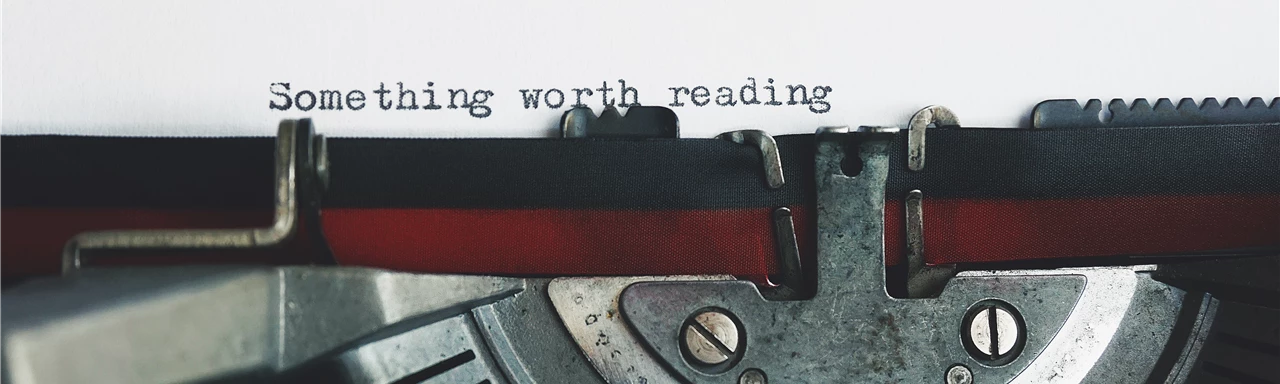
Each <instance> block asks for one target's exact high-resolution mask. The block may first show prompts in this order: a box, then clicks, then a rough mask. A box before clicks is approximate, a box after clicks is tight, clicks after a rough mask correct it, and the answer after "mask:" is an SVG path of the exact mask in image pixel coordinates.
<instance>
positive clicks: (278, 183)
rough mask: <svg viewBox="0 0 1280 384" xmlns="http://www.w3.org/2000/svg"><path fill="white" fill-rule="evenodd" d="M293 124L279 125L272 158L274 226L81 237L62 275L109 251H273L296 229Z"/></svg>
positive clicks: (65, 255) (70, 246)
mask: <svg viewBox="0 0 1280 384" xmlns="http://www.w3.org/2000/svg"><path fill="white" fill-rule="evenodd" d="M298 136H299V135H298V122H297V121H295V120H285V121H282V122H281V123H280V128H279V131H278V133H277V136H276V155H275V170H276V172H275V173H276V177H275V220H274V221H273V222H272V224H271V225H270V226H268V227H262V228H242V229H167V230H124V231H94V232H83V233H80V234H78V235H76V236H75V237H72V238H71V240H69V241H67V244H66V246H65V247H63V251H62V274H63V275H67V274H70V273H73V272H75V271H77V270H79V269H80V267H81V265H82V264H83V263H84V259H85V257H84V255H83V253H84V252H83V251H86V250H110V249H198V248H263V247H271V246H275V245H279V244H281V243H283V242H284V241H286V240H288V239H289V238H291V237H292V236H293V234H294V233H295V232H296V231H297V229H298V198H297V197H298V183H297V176H298V175H297V172H298V158H297V148H296V146H297V145H298V142H299V140H298Z"/></svg>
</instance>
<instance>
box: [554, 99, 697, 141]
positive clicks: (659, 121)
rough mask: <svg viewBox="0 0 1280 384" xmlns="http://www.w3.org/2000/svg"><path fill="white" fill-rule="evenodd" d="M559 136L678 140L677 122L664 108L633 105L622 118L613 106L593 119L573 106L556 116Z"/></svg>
mask: <svg viewBox="0 0 1280 384" xmlns="http://www.w3.org/2000/svg"><path fill="white" fill-rule="evenodd" d="M560 136H561V137H563V138H566V139H570V138H601V137H614V138H670V139H674V138H678V137H680V121H679V119H678V118H677V117H676V113H675V112H674V111H672V110H671V109H668V108H666V107H657V106H638V105H637V106H634V107H629V108H627V114H626V116H623V115H622V114H620V113H618V109H617V108H615V107H613V106H608V107H605V108H604V110H603V111H601V112H600V116H599V117H596V114H595V112H592V111H591V108H589V107H575V108H572V109H570V110H568V111H565V113H564V115H563V116H561V117H560Z"/></svg>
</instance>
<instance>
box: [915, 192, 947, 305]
mask: <svg viewBox="0 0 1280 384" xmlns="http://www.w3.org/2000/svg"><path fill="white" fill-rule="evenodd" d="M923 200H924V193H922V192H920V190H914V191H911V192H910V193H908V194H907V199H906V208H907V212H906V223H907V228H906V229H907V297H908V298H924V297H938V294H940V293H942V288H943V287H945V286H946V285H947V280H950V279H951V277H952V276H955V274H956V267H955V266H954V265H946V266H942V265H935V266H930V265H925V264H924V204H923V203H924V202H923Z"/></svg>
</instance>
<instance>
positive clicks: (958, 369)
mask: <svg viewBox="0 0 1280 384" xmlns="http://www.w3.org/2000/svg"><path fill="white" fill-rule="evenodd" d="M947 384H973V372H972V371H969V367H966V366H963V365H956V366H952V367H951V368H949V369H947Z"/></svg>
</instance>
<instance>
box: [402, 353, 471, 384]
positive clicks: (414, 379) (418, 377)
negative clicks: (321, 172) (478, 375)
mask: <svg viewBox="0 0 1280 384" xmlns="http://www.w3.org/2000/svg"><path fill="white" fill-rule="evenodd" d="M475 359H476V353H475V352H474V351H471V350H467V351H466V352H463V353H459V354H458V355H457V356H454V357H450V358H448V359H445V360H444V361H441V362H439V363H435V364H432V365H431V366H430V367H426V368H424V369H423V370H421V371H417V372H414V373H410V374H409V375H408V376H405V377H401V378H400V380H396V381H394V382H392V383H391V384H417V383H421V382H423V381H425V380H427V379H430V378H432V377H435V376H437V375H439V374H441V373H445V372H448V371H449V370H450V369H454V368H457V367H459V366H461V365H463V364H466V363H467V362H470V361H471V360H475Z"/></svg>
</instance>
